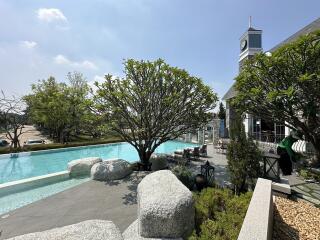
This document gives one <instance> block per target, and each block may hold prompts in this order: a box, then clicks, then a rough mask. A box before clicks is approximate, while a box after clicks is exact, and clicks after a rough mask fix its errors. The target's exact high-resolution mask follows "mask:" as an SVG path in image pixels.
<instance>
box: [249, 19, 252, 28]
mask: <svg viewBox="0 0 320 240" xmlns="http://www.w3.org/2000/svg"><path fill="white" fill-rule="evenodd" d="M251 21H252V19H251V16H249V28H251V27H252V25H251Z"/></svg>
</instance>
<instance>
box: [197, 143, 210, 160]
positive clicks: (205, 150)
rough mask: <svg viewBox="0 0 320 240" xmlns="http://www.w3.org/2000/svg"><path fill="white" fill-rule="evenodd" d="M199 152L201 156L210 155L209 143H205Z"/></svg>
mask: <svg viewBox="0 0 320 240" xmlns="http://www.w3.org/2000/svg"><path fill="white" fill-rule="evenodd" d="M199 154H200V156H203V157H206V156H208V152H207V144H203V145H202V146H201V148H200V150H199Z"/></svg>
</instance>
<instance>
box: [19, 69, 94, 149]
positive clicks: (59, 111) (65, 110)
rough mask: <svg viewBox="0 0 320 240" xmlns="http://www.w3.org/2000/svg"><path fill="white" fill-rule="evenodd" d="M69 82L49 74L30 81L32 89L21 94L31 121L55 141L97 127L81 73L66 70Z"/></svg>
mask: <svg viewBox="0 0 320 240" xmlns="http://www.w3.org/2000/svg"><path fill="white" fill-rule="evenodd" d="M67 77H68V80H69V85H67V84H65V83H58V82H57V81H56V80H55V79H54V78H53V77H50V78H48V80H42V81H40V82H38V84H33V85H32V93H31V94H30V95H27V96H25V97H24V99H25V101H26V103H27V109H28V114H29V117H30V119H31V121H32V122H33V123H35V124H37V125H38V126H39V127H40V128H41V129H44V130H46V131H48V132H49V134H50V135H51V136H52V137H53V138H54V139H56V140H57V141H59V142H61V143H62V142H64V141H65V140H68V139H69V138H70V136H71V135H77V134H79V132H80V131H81V130H84V129H85V130H86V131H88V129H90V127H89V125H90V124H92V125H94V127H95V128H98V126H99V125H98V124H97V121H95V119H98V116H95V117H94V116H93V115H94V113H93V112H92V111H91V110H90V105H91V104H92V102H91V101H90V99H89V98H88V93H89V87H88V84H87V82H86V80H85V79H84V77H83V75H82V74H81V73H77V72H75V73H72V74H71V73H69V74H68V76H67ZM81 128H82V129H81Z"/></svg>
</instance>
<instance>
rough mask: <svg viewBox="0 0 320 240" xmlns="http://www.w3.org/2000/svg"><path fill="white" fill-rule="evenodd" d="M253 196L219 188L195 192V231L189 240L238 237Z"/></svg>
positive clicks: (229, 239)
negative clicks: (237, 194)
mask: <svg viewBox="0 0 320 240" xmlns="http://www.w3.org/2000/svg"><path fill="white" fill-rule="evenodd" d="M251 196H252V193H251V192H247V193H245V194H241V195H240V196H236V195H234V194H233V192H232V191H231V190H228V189H217V188H206V189H204V190H203V191H202V192H201V193H195V194H194V199H195V209H196V215H195V231H194V232H193V234H192V236H191V237H190V238H189V240H209V239H221V240H222V239H223V240H225V239H227V240H231V239H237V238H238V235H239V232H240V229H241V226H242V222H243V219H244V217H245V215H246V212H247V208H248V205H249V203H250V199H251Z"/></svg>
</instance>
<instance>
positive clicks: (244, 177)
mask: <svg viewBox="0 0 320 240" xmlns="http://www.w3.org/2000/svg"><path fill="white" fill-rule="evenodd" d="M227 159H228V170H229V172H230V180H231V183H232V184H233V186H234V191H235V193H236V194H240V193H241V192H245V191H246V190H247V189H248V187H251V189H253V188H254V184H255V179H256V178H258V177H259V176H261V168H260V161H261V160H262V154H261V152H260V150H259V149H258V147H257V145H256V144H255V143H254V142H253V140H252V138H250V137H247V136H246V133H245V130H244V125H243V124H242V121H241V118H240V117H238V119H236V120H235V122H234V125H233V126H232V129H231V141H230V144H229V145H228V148H227Z"/></svg>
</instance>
